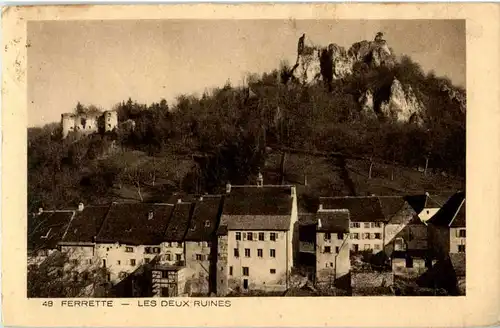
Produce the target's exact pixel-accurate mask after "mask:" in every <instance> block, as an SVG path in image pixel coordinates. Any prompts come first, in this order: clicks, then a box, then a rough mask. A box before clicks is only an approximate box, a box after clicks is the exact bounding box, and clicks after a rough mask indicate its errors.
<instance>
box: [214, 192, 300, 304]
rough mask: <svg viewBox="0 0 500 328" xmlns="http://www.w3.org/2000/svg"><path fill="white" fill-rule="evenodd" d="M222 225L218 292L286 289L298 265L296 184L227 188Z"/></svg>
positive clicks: (219, 236) (219, 241)
mask: <svg viewBox="0 0 500 328" xmlns="http://www.w3.org/2000/svg"><path fill="white" fill-rule="evenodd" d="M227 191H228V193H227V195H226V198H225V201H224V206H223V210H222V216H221V223H220V226H219V229H218V256H219V258H218V263H217V294H218V295H227V294H228V293H230V292H231V291H233V292H234V291H236V292H243V293H244V292H249V291H254V290H259V291H281V290H282V291H284V290H286V288H287V286H288V285H289V283H290V281H289V280H290V273H291V268H292V267H293V265H294V249H293V243H294V239H293V237H294V236H293V232H294V229H295V225H296V223H297V222H298V215H297V196H296V191H295V187H294V186H264V185H257V186H228V190H227Z"/></svg>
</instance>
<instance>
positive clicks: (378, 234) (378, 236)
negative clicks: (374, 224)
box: [374, 232, 382, 239]
mask: <svg viewBox="0 0 500 328" xmlns="http://www.w3.org/2000/svg"><path fill="white" fill-rule="evenodd" d="M374 235H375V236H374V239H382V236H381V234H380V233H378V232H376V233H374Z"/></svg>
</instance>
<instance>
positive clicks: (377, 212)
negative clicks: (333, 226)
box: [320, 196, 387, 222]
mask: <svg viewBox="0 0 500 328" xmlns="http://www.w3.org/2000/svg"><path fill="white" fill-rule="evenodd" d="M320 204H322V205H323V209H325V210H326V209H347V210H349V214H350V220H351V222H379V221H381V222H383V221H387V220H386V218H385V216H384V214H383V213H382V207H381V206H380V202H379V199H378V198H377V197H374V196H368V197H321V198H320Z"/></svg>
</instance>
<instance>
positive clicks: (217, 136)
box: [28, 57, 466, 211]
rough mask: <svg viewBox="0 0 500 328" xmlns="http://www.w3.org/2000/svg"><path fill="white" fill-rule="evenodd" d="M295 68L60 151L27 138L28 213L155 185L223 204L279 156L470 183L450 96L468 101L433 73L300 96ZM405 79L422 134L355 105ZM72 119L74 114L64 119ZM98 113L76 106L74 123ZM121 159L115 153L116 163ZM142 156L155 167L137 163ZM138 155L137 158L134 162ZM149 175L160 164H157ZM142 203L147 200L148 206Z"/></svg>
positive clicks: (459, 120) (146, 108)
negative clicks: (304, 155) (421, 109)
mask: <svg viewBox="0 0 500 328" xmlns="http://www.w3.org/2000/svg"><path fill="white" fill-rule="evenodd" d="M288 70H289V65H287V64H286V63H283V64H282V65H281V67H280V68H278V69H276V70H274V71H271V72H266V73H263V74H261V75H257V74H253V75H249V76H247V78H246V81H247V82H246V85H245V86H244V87H243V86H233V85H231V83H230V82H229V81H228V82H227V83H226V84H225V85H224V86H222V87H219V88H215V89H213V90H210V91H206V92H205V93H203V94H202V95H201V96H196V95H181V96H179V97H178V98H177V101H176V103H175V104H174V105H169V104H167V102H166V101H165V100H164V99H159V102H157V103H152V104H150V105H147V104H141V103H137V102H136V101H134V100H132V99H130V98H129V99H128V100H124V101H122V102H120V103H118V104H116V106H115V107H114V108H112V109H115V110H117V112H118V119H119V122H125V121H127V120H133V121H135V128H134V129H133V130H130V129H120V128H119V129H117V130H116V132H114V133H108V134H94V135H91V136H88V137H84V138H78V136H76V135H71V136H70V137H69V138H66V139H63V140H61V137H60V131H59V124H58V123H53V124H48V125H45V126H44V127H40V128H38V127H37V128H29V129H28V210H29V211H36V210H37V209H38V208H40V207H43V208H46V209H54V208H61V207H64V206H66V207H67V206H75V204H78V203H79V202H85V203H105V202H109V201H110V200H111V199H112V190H113V189H114V188H116V186H123V185H131V186H134V187H135V188H136V189H137V190H138V192H139V193H140V190H141V189H140V188H141V186H143V185H145V184H148V185H155V184H156V186H157V187H158V188H160V189H161V190H162V192H165V193H168V192H175V191H178V192H186V193H204V192H209V193H212V192H220V191H221V190H223V188H224V185H225V184H226V183H227V182H231V183H234V184H236V183H245V182H247V181H248V180H249V179H251V178H252V177H253V176H254V175H255V174H256V173H257V172H258V170H259V169H260V168H261V167H262V166H263V165H264V162H265V160H266V156H268V153H269V151H270V150H272V149H280V148H283V147H288V148H294V149H301V150H306V151H322V152H338V153H342V154H343V156H345V157H346V158H349V157H356V156H363V157H370V158H374V159H376V160H379V161H383V162H391V163H397V165H400V166H404V167H414V166H416V165H419V164H420V163H422V158H427V159H428V162H429V163H430V164H429V165H430V166H431V167H432V168H433V169H435V170H438V171H443V172H447V173H448V174H452V175H455V176H460V177H464V176H465V139H466V138H465V136H466V133H465V131H466V130H465V124H466V114H465V112H464V111H463V110H462V109H461V107H460V104H459V103H458V102H457V101H455V100H454V99H452V98H451V97H449V94H448V93H447V92H446V91H445V90H444V88H443V86H446V88H448V89H450V88H452V89H453V90H457V92H460V93H461V94H465V90H463V89H462V88H459V87H456V86H453V84H452V83H451V81H450V80H449V79H447V78H444V77H437V76H436V75H435V74H434V73H432V72H431V73H425V72H424V71H423V70H422V68H421V67H420V66H419V64H417V63H415V62H414V61H412V60H411V59H410V58H409V57H403V58H402V59H401V60H399V61H398V62H397V63H396V65H394V66H393V67H390V68H388V67H369V66H366V65H362V64H360V65H357V66H356V67H355V69H354V72H353V74H351V75H350V76H348V77H347V78H344V79H339V80H333V81H329V84H328V85H325V84H324V83H314V84H309V85H304V84H302V83H300V82H299V81H297V80H295V79H293V78H291V77H290V76H289V75H288ZM394 78H397V79H398V80H399V81H400V82H401V83H402V84H404V85H409V86H411V87H412V89H413V90H414V91H415V93H416V95H417V97H418V98H419V100H420V101H421V102H422V103H423V104H424V106H425V108H426V112H425V124H424V125H423V126H418V125H414V124H409V123H404V124H403V123H397V122H395V121H393V120H390V119H379V118H377V117H376V116H375V117H374V116H367V115H364V114H363V112H362V111H361V109H360V104H359V102H358V99H359V97H360V96H361V94H362V93H363V92H364V91H365V90H366V89H367V88H370V89H371V90H374V92H373V93H374V96H375V97H379V98H380V99H374V101H375V102H376V101H380V100H381V99H382V100H383V97H387V95H386V94H385V93H386V92H385V90H387V88H388V86H390V84H391V83H392V81H393V79H394ZM68 110H72V109H68ZM96 110H99V109H98V108H97V107H96V106H94V105H86V106H85V105H82V104H80V103H78V105H76V106H75V108H74V109H73V111H75V112H79V113H81V112H85V111H96ZM112 145H113V147H117V148H119V149H120V152H119V153H110V152H109V149H110V147H111V146H112ZM134 152H141V153H143V154H145V156H147V157H148V158H152V159H153V161H148V162H147V163H146V164H144V163H142V164H141V161H140V159H139V160H137V159H135V160H134V161H132V160H129V159H127V158H132V157H133V156H132V155H131V154H134ZM129 155H130V156H129ZM151 163H152V164H151ZM141 199H142V196H141Z"/></svg>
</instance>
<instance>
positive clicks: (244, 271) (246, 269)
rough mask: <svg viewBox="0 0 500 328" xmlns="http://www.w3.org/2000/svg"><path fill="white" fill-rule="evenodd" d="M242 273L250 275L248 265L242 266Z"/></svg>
mask: <svg viewBox="0 0 500 328" xmlns="http://www.w3.org/2000/svg"><path fill="white" fill-rule="evenodd" d="M243 275H244V276H249V275H250V269H249V268H248V267H243Z"/></svg>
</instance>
